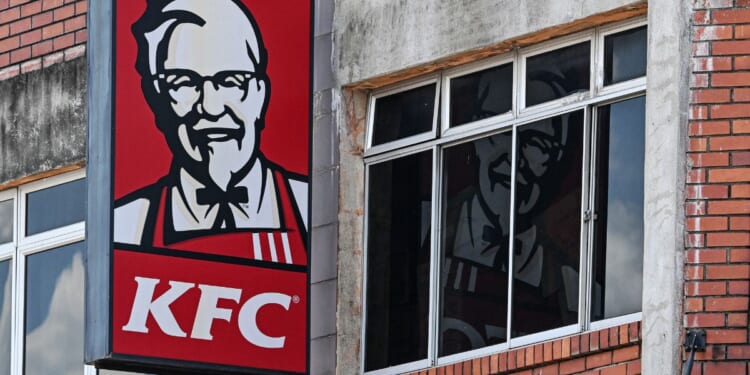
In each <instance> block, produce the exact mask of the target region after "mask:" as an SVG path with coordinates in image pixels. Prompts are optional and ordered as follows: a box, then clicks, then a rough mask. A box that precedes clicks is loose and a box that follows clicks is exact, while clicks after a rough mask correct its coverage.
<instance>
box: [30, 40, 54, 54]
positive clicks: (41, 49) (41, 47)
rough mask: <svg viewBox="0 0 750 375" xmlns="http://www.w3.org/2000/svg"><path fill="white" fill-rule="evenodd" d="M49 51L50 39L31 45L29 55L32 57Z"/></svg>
mask: <svg viewBox="0 0 750 375" xmlns="http://www.w3.org/2000/svg"><path fill="white" fill-rule="evenodd" d="M50 52H52V41H51V40H45V41H43V42H41V43H37V44H35V45H33V46H31V56H34V57H37V56H42V55H46V54H48V53H50Z"/></svg>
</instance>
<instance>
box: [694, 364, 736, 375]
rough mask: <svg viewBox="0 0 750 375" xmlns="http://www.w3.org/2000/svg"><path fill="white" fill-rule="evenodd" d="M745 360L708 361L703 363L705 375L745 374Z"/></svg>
mask: <svg viewBox="0 0 750 375" xmlns="http://www.w3.org/2000/svg"><path fill="white" fill-rule="evenodd" d="M745 370H746V366H745V362H706V363H704V364H703V373H704V374H705V375H720V374H721V375H730V374H745Z"/></svg>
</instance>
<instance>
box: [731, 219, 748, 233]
mask: <svg viewBox="0 0 750 375" xmlns="http://www.w3.org/2000/svg"><path fill="white" fill-rule="evenodd" d="M729 229H731V230H750V216H736V217H732V218H730V219H729Z"/></svg>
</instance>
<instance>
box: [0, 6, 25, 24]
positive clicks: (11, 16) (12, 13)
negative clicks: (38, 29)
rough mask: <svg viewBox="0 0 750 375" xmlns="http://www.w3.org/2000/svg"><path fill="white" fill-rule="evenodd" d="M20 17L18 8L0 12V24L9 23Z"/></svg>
mask: <svg viewBox="0 0 750 375" xmlns="http://www.w3.org/2000/svg"><path fill="white" fill-rule="evenodd" d="M19 17H21V10H20V8H10V9H8V10H4V11H2V12H0V24H2V23H10V22H13V21H15V20H17V19H18V18H19Z"/></svg>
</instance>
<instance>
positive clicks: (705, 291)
mask: <svg viewBox="0 0 750 375" xmlns="http://www.w3.org/2000/svg"><path fill="white" fill-rule="evenodd" d="M725 294H727V283H726V282H723V281H694V282H686V283H685V295H686V296H690V297H698V296H717V295H725Z"/></svg>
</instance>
